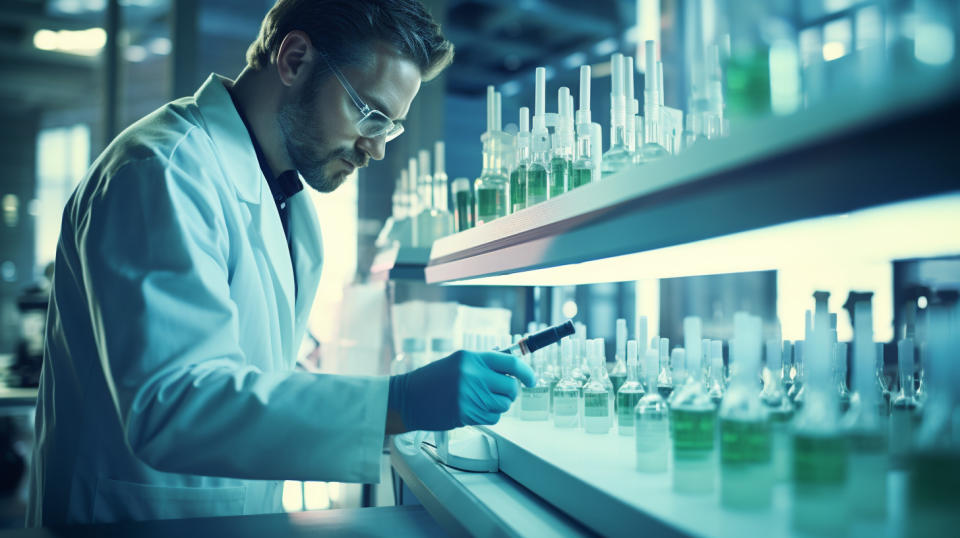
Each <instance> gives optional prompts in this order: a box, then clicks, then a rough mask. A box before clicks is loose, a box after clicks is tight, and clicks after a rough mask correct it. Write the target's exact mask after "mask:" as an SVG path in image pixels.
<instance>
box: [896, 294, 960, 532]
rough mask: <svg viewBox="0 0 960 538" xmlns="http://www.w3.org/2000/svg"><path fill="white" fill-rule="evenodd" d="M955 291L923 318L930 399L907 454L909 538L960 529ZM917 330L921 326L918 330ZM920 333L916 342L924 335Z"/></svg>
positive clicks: (959, 342)
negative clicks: (913, 442)
mask: <svg viewBox="0 0 960 538" xmlns="http://www.w3.org/2000/svg"><path fill="white" fill-rule="evenodd" d="M958 304H960V303H958V302H957V293H956V292H955V291H952V290H949V291H939V292H937V293H936V294H935V295H934V297H932V298H931V299H930V302H929V305H928V307H927V309H926V315H925V318H926V319H925V324H924V325H925V326H926V328H925V332H924V335H923V336H922V337H923V339H924V340H925V342H926V344H925V349H924V360H925V364H924V369H925V370H927V379H928V386H927V391H928V396H927V401H926V403H925V404H924V408H923V423H922V424H921V426H920V429H919V430H918V431H917V434H916V439H915V448H914V450H913V452H912V454H911V455H910V456H909V461H908V465H907V472H908V475H907V476H908V478H907V480H908V487H907V491H908V496H907V510H906V513H907V526H906V528H907V529H909V535H910V536H919V537H928V536H929V537H934V536H953V535H955V534H956V533H957V529H958V528H960V510H957V484H960V431H958V430H960V421H958V420H957V417H958V416H960V390H958V388H960V362H958V361H957V360H956V354H957V349H960V311H958V308H957V307H958ZM918 329H919V327H918ZM919 332H920V331H919V330H918V334H917V337H918V339H919V338H920V337H921V335H920V334H919Z"/></svg>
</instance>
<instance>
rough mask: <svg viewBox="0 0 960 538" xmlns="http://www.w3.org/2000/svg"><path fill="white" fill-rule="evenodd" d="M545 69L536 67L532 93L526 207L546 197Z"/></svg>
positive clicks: (547, 178) (548, 143)
mask: <svg viewBox="0 0 960 538" xmlns="http://www.w3.org/2000/svg"><path fill="white" fill-rule="evenodd" d="M546 72H547V70H546V69H545V68H543V67H538V68H537V69H536V88H535V89H536V94H535V95H534V108H533V109H534V113H533V132H532V133H531V137H532V138H531V142H530V145H531V148H532V151H533V157H532V158H531V159H530V164H529V166H528V167H527V207H529V206H532V205H534V204H539V203H540V202H543V201H545V200H546V199H547V197H548V191H547V185H548V184H549V179H550V178H549V177H548V172H547V169H548V167H549V166H550V163H549V160H550V133H549V132H548V131H547V110H546V99H547V96H546V92H547V86H546V84H547V82H546V76H547V75H546Z"/></svg>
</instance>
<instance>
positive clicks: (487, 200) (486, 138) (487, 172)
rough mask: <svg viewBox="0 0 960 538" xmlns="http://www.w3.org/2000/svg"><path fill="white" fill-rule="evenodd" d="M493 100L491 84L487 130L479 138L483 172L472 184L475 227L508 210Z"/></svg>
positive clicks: (500, 215)
mask: <svg viewBox="0 0 960 538" xmlns="http://www.w3.org/2000/svg"><path fill="white" fill-rule="evenodd" d="M496 101H497V97H496V92H495V91H494V89H493V86H487V131H486V132H485V133H484V134H483V136H481V137H480V139H481V141H482V142H483V171H482V172H481V174H480V177H479V178H477V181H476V183H475V184H474V192H475V199H476V210H475V213H474V215H475V218H476V221H475V222H476V226H480V225H481V224H485V223H487V222H490V221H492V220H494V219H497V218H500V217H503V216H506V215H507V213H508V209H509V207H508V203H509V199H508V190H509V185H510V179H509V178H508V177H506V176H505V175H503V174H502V173H501V170H500V168H499V166H500V162H499V154H498V153H499V151H500V148H499V147H498V139H499V132H498V131H497V130H496V128H497V123H499V122H498V121H497V118H496Z"/></svg>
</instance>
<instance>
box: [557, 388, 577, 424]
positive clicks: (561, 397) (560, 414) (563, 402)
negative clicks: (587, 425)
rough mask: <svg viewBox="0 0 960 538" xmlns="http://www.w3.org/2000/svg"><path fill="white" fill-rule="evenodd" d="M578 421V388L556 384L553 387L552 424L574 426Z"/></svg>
mask: <svg viewBox="0 0 960 538" xmlns="http://www.w3.org/2000/svg"><path fill="white" fill-rule="evenodd" d="M579 422H580V390H579V389H577V388H576V387H567V386H565V385H557V386H556V387H555V388H554V389H553V425H554V426H556V427H558V428H575V427H577V425H578V424H579Z"/></svg>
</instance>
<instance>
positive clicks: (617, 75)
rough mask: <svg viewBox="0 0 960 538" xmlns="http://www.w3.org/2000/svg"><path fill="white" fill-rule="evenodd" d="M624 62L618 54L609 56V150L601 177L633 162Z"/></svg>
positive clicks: (630, 74)
mask: <svg viewBox="0 0 960 538" xmlns="http://www.w3.org/2000/svg"><path fill="white" fill-rule="evenodd" d="M624 64H625V62H624V58H623V54H620V53H619V52H615V53H613V55H611V56H610V69H611V71H610V148H609V149H607V151H606V152H605V153H604V154H603V163H602V166H603V177H607V176H611V175H613V174H616V173H617V172H619V171H620V170H623V169H624V168H626V167H627V165H629V164H630V162H631V161H632V160H633V158H632V156H631V155H630V150H629V148H627V116H626V114H627V104H626V93H625V92H626V84H625V83H624V76H630V77H632V76H633V73H626V74H625V73H624V67H625V65H624Z"/></svg>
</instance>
